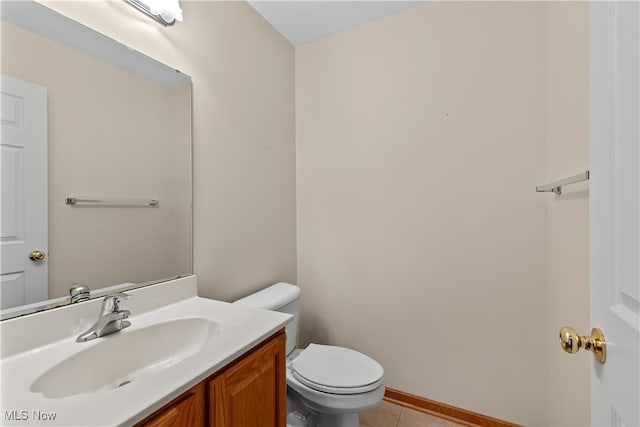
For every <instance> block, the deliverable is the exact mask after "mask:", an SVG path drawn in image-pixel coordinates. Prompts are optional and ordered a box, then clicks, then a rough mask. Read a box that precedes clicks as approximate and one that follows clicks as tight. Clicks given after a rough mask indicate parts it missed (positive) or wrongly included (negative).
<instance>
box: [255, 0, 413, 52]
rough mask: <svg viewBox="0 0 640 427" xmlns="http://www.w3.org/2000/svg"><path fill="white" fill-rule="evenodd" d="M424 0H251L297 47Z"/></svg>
mask: <svg viewBox="0 0 640 427" xmlns="http://www.w3.org/2000/svg"><path fill="white" fill-rule="evenodd" d="M421 3H424V1H419V0H413V1H403V0H395V1H378V0H374V1H350V0H349V1H329V0H317V1H308V0H297V1H281V0H249V4H250V5H251V6H253V8H254V9H255V10H256V11H258V13H259V14H260V15H262V16H263V17H264V18H265V19H266V20H267V21H269V23H271V25H273V27H274V28H275V29H276V30H278V31H279V32H280V33H281V34H282V35H283V36H284V37H285V38H286V39H287V40H289V41H290V42H291V44H293V45H294V46H299V45H301V44H303V43H307V42H310V41H313V40H317V39H319V38H322V37H325V36H328V35H331V34H335V33H339V32H340V31H344V30H347V29H349V28H352V27H355V26H357V25H360V24H364V23H365V22H369V21H373V20H376V19H379V18H382V17H384V16H387V15H391V14H394V13H396V12H399V11H401V10H403V9H406V8H408V7H412V6H415V5H418V4H421Z"/></svg>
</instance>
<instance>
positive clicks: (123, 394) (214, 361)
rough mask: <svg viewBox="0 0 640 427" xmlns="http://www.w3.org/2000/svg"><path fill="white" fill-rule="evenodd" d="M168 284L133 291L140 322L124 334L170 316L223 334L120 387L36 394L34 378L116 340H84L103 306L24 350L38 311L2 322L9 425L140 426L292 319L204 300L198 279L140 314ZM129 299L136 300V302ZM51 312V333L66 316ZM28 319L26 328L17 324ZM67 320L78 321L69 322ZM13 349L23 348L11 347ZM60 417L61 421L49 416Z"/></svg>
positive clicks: (1, 370) (45, 326)
mask: <svg viewBox="0 0 640 427" xmlns="http://www.w3.org/2000/svg"><path fill="white" fill-rule="evenodd" d="M188 279H191V278H188ZM179 280H184V279H178V281H179ZM172 282H176V281H172ZM167 283H169V285H168V286H169V287H168V288H167V289H168V291H169V292H171V289H170V288H171V286H174V290H175V289H178V288H175V286H176V284H175V283H173V284H172V283H170V282H167ZM162 285H164V284H159V285H154V286H153V287H150V288H153V289H149V291H151V292H152V294H149V295H146V294H145V291H144V290H145V288H140V289H136V290H133V291H128V292H127V293H129V294H131V298H130V299H129V300H127V301H126V302H125V303H124V304H123V307H122V308H126V309H130V310H131V313H132V314H131V317H130V318H129V320H130V321H131V324H132V326H130V327H129V328H127V329H124V330H122V331H120V332H116V334H127V333H131V332H134V331H136V330H139V329H140V328H144V327H145V326H149V325H153V324H156V323H158V322H163V321H166V320H170V319H180V318H189V317H197V318H205V319H208V320H210V321H213V322H216V323H217V325H218V327H217V330H216V335H215V336H214V337H213V339H210V340H208V341H207V342H205V344H204V345H203V347H202V348H201V349H200V351H198V352H197V353H195V354H193V355H192V356H190V357H188V358H186V359H184V360H182V361H181V362H179V363H177V364H175V365H173V366H170V367H168V368H166V369H165V370H163V371H162V372H159V373H156V374H153V375H149V376H146V377H144V378H141V379H139V380H136V381H133V382H131V383H130V384H127V385H126V386H124V387H120V388H115V389H111V390H107V391H101V392H98V393H91V394H79V395H74V396H69V397H63V398H47V397H44V396H43V395H42V394H40V393H33V392H31V391H30V388H31V385H32V384H33V383H34V381H35V380H36V379H38V378H39V377H40V376H41V375H42V374H44V373H45V372H46V371H47V370H48V369H50V368H51V367H53V366H55V365H56V364H57V363H59V362H61V361H63V360H65V359H67V358H69V357H70V356H72V355H74V354H77V353H79V352H81V351H83V350H86V349H87V348H90V347H91V346H95V345H98V344H99V343H100V342H101V340H108V339H109V338H110V336H106V337H102V338H98V339H94V340H91V341H88V342H85V343H77V342H76V337H77V335H78V333H79V332H78V331H80V332H82V330H84V329H85V328H86V327H87V325H88V326H90V325H91V324H92V323H93V322H94V321H95V320H96V319H97V315H98V309H97V308H96V307H97V305H96V304H94V305H93V306H92V307H91V308H95V312H94V314H93V318H92V319H91V320H90V321H87V320H85V319H83V320H82V321H80V322H79V324H78V322H76V324H75V326H74V327H73V328H72V330H70V331H69V333H67V334H66V336H64V337H62V338H60V335H61V333H60V332H59V331H53V332H52V334H51V335H52V336H54V337H55V338H56V339H55V340H53V341H49V342H47V340H46V339H45V338H46V335H47V334H46V333H43V332H42V331H40V333H39V334H40V335H41V337H40V341H39V342H37V345H35V346H34V345H31V346H30V347H31V348H27V349H24V347H25V345H24V344H23V343H20V342H18V341H20V336H21V335H22V334H21V333H20V328H22V327H26V326H28V327H30V328H33V327H34V325H38V321H37V319H36V320H34V319H32V318H31V317H32V316H38V314H35V315H30V316H25V318H18V319H11V320H9V321H4V322H2V324H1V325H0V326H3V328H2V333H3V338H2V344H3V358H2V361H1V365H0V374H1V376H2V377H1V381H2V396H1V398H0V399H1V400H0V401H1V405H2V407H1V410H2V420H1V423H2V425H21V426H27V425H34V426H35V425H43V426H44V425H58V426H85V427H89V426H107V425H109V426H113V425H131V424H134V423H136V422H138V421H140V420H142V419H143V418H145V417H146V416H147V415H149V414H151V413H153V412H155V411H156V410H157V409H159V408H161V407H162V406H163V405H164V404H166V403H168V402H170V401H171V400H172V399H174V398H175V397H177V396H179V395H180V394H182V393H183V392H185V391H187V390H188V389H190V388H191V387H193V386H195V385H196V384H198V383H199V382H201V381H202V380H204V379H205V378H207V377H209V376H210V375H212V374H214V373H215V372H217V371H219V370H220V369H221V368H223V367H224V366H226V365H228V364H229V363H230V362H232V361H233V360H235V359H236V358H237V357H238V356H240V355H242V354H243V353H245V352H247V351H248V350H250V349H251V348H253V347H254V346H256V345H257V344H259V343H260V342H262V341H264V340H265V339H266V338H268V337H269V336H271V335H273V334H274V333H275V332H277V331H278V330H280V329H281V328H283V327H284V326H285V325H286V324H287V323H288V322H289V321H290V320H291V318H292V316H291V315H288V314H283V313H277V312H271V311H265V310H257V309H250V308H245V307H240V306H237V305H233V304H229V303H225V302H220V301H215V300H211V299H206V298H200V297H197V296H195V278H192V282H190V283H187V284H186V285H183V284H181V283H179V284H178V285H180V286H186V287H187V288H189V289H190V291H189V292H186V293H185V292H184V289H183V288H180V289H181V290H180V291H179V292H180V293H181V295H180V297H179V298H177V301H175V302H171V303H169V304H168V305H163V306H161V307H156V308H153V307H151V309H149V310H147V311H142V312H139V314H136V311H135V308H136V304H133V301H134V300H139V301H143V300H144V299H145V298H146V297H149V296H153V292H155V293H156V294H157V293H158V292H162V289H161V288H159V287H161V286H162ZM190 294H191V295H190ZM129 301H131V302H132V304H130V306H129V304H128V303H129ZM97 302H98V303H99V302H100V301H97ZM165 303H166V301H165ZM85 304H89V303H85ZM147 308H149V307H147ZM58 310H59V311H58V313H59V314H58V315H57V316H58V317H59V316H65V315H66V316H69V315H70V314H69V313H64V311H65V309H64V308H63V309H58ZM86 310H87V309H86V308H85V311H86ZM141 310H143V309H142V308H141ZM45 313H49V315H48V316H43V319H41V321H42V322H43V323H42V324H40V328H42V329H45V330H46V329H48V328H50V327H51V328H55V327H56V326H57V325H56V322H57V321H58V319H56V320H55V321H53V322H47V321H46V320H47V318H48V319H49V320H51V319H53V317H52V313H51V311H50V312H45ZM53 314H54V315H55V313H53ZM21 319H22V321H23V325H20V324H18V323H17V322H20V320H21ZM25 321H26V322H25ZM5 322H7V323H6V324H5ZM9 322H13V323H9ZM61 323H62V324H65V323H66V324H70V323H72V322H70V321H69V320H67V321H66V322H65V321H62V322H61ZM43 336H44V337H45V338H43ZM30 340H33V338H30ZM21 344H22V345H21ZM165 344H166V346H171V340H170V339H167V342H166V343H165ZM7 346H8V349H7ZM12 348H17V349H18V350H20V351H16V350H14V351H11V350H12ZM127 351H128V349H127V348H123V349H122V352H124V353H125V354H126V352H127ZM129 351H130V350H129ZM95 369H97V370H99V369H100V366H99V365H98V364H96V366H95ZM77 375H83V373H82V372H77ZM70 380H72V379H70ZM52 416H53V417H54V419H53V420H51V419H48V420H45V419H44V418H51V417H52ZM10 418H13V419H10Z"/></svg>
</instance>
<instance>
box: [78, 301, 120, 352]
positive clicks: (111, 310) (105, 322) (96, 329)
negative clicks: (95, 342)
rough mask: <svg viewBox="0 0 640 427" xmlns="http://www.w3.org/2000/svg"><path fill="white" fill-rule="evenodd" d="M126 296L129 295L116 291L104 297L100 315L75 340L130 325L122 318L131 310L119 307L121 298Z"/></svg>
mask: <svg viewBox="0 0 640 427" xmlns="http://www.w3.org/2000/svg"><path fill="white" fill-rule="evenodd" d="M127 298H129V295H127V294H125V293H116V294H111V295H107V296H106V297H104V300H103V301H102V308H101V309H100V317H98V320H97V321H96V323H95V324H94V325H93V326H92V327H90V328H89V329H88V330H87V331H85V332H83V333H82V334H80V335H79V336H78V338H77V339H76V341H77V342H84V341H89V340H92V339H94V338H98V337H102V336H104V335H108V334H111V333H113V332H117V331H119V330H121V329H124V328H126V327H129V326H131V322H129V321H128V320H124V319H126V318H127V317H129V315H130V314H131V312H130V311H129V310H121V309H120V304H121V303H122V300H124V299H127Z"/></svg>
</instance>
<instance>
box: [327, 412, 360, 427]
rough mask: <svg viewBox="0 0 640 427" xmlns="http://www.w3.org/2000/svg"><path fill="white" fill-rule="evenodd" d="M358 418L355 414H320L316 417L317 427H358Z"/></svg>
mask: <svg viewBox="0 0 640 427" xmlns="http://www.w3.org/2000/svg"><path fill="white" fill-rule="evenodd" d="M359 425H360V417H359V416H358V414H357V413H355V414H339V415H331V414H321V415H319V416H318V424H317V427H358V426H359Z"/></svg>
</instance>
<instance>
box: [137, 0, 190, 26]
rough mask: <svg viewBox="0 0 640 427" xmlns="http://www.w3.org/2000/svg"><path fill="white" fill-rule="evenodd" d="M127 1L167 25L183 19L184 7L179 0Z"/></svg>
mask: <svg viewBox="0 0 640 427" xmlns="http://www.w3.org/2000/svg"><path fill="white" fill-rule="evenodd" d="M125 1H126V2H127V3H129V4H131V5H132V6H135V7H136V8H137V9H139V10H141V11H142V12H144V13H146V14H148V15H149V16H151V17H152V18H153V19H155V20H157V21H159V22H161V23H163V24H165V25H171V24H173V23H174V21H182V9H181V8H180V4H179V3H178V0H125Z"/></svg>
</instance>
